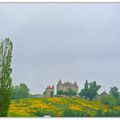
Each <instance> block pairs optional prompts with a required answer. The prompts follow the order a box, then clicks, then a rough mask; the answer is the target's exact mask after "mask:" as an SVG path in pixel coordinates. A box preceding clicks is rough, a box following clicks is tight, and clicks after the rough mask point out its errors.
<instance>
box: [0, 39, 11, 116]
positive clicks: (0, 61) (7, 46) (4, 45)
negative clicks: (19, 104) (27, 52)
mask: <svg viewBox="0 0 120 120" xmlns="http://www.w3.org/2000/svg"><path fill="white" fill-rule="evenodd" d="M12 47H13V46H12V42H11V41H10V39H9V38H6V39H5V40H4V41H2V42H1V43H0V116H3V117H4V116H7V113H8V108H9V105H10V96H11V86H12V78H11V76H10V75H11V73H12V68H11V58H12Z"/></svg>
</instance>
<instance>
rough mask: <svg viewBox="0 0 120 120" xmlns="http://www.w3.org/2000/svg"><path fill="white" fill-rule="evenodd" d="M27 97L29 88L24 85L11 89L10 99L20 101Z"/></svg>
mask: <svg viewBox="0 0 120 120" xmlns="http://www.w3.org/2000/svg"><path fill="white" fill-rule="evenodd" d="M28 97H29V88H28V87H27V85H26V84H24V83H21V84H20V85H19V86H13V87H12V96H11V99H20V98H28Z"/></svg>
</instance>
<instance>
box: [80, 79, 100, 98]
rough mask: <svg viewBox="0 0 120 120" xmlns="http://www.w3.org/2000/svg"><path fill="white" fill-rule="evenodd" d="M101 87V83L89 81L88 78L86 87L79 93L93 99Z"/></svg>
mask: <svg viewBox="0 0 120 120" xmlns="http://www.w3.org/2000/svg"><path fill="white" fill-rule="evenodd" d="M100 87H101V86H100V85H97V84H96V81H93V82H91V83H88V81H87V80H86V82H85V85H84V88H83V89H82V90H81V91H80V93H79V95H80V97H83V98H85V99H90V100H93V98H95V96H96V95H97V91H98V90H99V89H100Z"/></svg>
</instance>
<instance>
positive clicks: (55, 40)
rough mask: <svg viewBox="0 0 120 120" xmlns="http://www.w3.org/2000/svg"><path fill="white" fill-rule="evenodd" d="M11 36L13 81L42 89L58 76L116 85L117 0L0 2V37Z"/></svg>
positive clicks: (119, 74) (119, 78)
mask: <svg viewBox="0 0 120 120" xmlns="http://www.w3.org/2000/svg"><path fill="white" fill-rule="evenodd" d="M6 37H10V38H11V40H12V41H13V45H14V46H13V47H14V48H13V58H12V67H13V73H12V77H13V84H14V85H17V84H19V83H26V84H27V85H28V87H29V88H30V90H31V93H43V91H44V90H45V88H46V86H47V85H49V84H54V85H56V84H57V82H58V80H59V79H62V80H63V81H64V82H65V81H71V82H74V81H76V82H77V83H78V85H79V90H80V89H81V88H83V85H84V83H85V80H88V81H89V82H91V81H94V80H95V81H97V83H98V84H101V85H102V88H101V91H103V90H106V91H109V89H110V87H112V86H117V87H118V88H119V89H120V3H111V4H110V3H101V4H100V3H0V40H3V39H5V38H6Z"/></svg>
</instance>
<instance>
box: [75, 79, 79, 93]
mask: <svg viewBox="0 0 120 120" xmlns="http://www.w3.org/2000/svg"><path fill="white" fill-rule="evenodd" d="M74 88H75V92H76V94H78V85H77V82H76V81H75V82H74Z"/></svg>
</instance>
